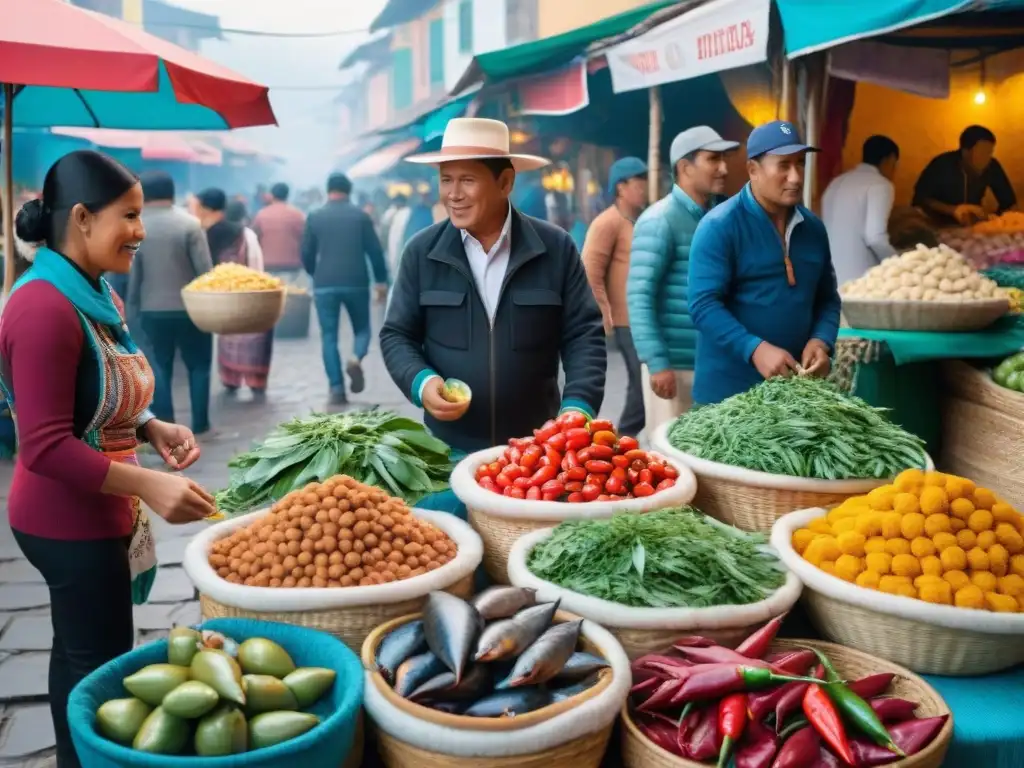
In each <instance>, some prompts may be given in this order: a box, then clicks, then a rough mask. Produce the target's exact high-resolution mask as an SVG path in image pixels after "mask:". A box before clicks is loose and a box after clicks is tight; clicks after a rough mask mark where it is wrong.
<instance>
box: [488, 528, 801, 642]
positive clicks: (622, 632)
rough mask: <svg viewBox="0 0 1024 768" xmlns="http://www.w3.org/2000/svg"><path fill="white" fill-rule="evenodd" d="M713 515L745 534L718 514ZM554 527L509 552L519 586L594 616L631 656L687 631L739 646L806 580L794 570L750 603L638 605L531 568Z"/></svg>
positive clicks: (784, 607)
mask: <svg viewBox="0 0 1024 768" xmlns="http://www.w3.org/2000/svg"><path fill="white" fill-rule="evenodd" d="M708 520H709V521H710V522H712V523H714V524H715V525H718V526H722V527H723V528H726V529H727V530H728V531H730V532H732V533H734V534H736V535H740V534H739V532H738V531H737V530H736V529H735V528H733V527H731V526H726V525H725V524H724V523H720V522H718V521H717V520H715V519H714V518H710V517H709V518H708ZM553 532H554V529H552V528H546V529H543V530H540V531H535V532H533V533H528V534H526V535H525V536H523V537H522V538H521V539H519V541H517V542H516V543H515V545H514V546H513V547H512V552H511V553H510V554H509V564H508V573H509V578H510V579H511V581H512V583H513V584H514V585H515V586H517V587H526V588H529V589H535V590H537V598H538V600H542V601H553V600H559V601H560V605H561V606H562V607H563V608H565V610H567V611H572V612H573V613H575V614H578V615H580V616H583V617H584V618H587V619H590V620H591V621H594V622H596V623H598V624H600V625H601V626H602V627H604V628H605V629H607V630H608V631H609V632H611V633H612V634H613V635H614V636H615V638H616V639H617V640H618V641H619V642H620V643H621V644H622V647H623V649H624V650H625V651H626V655H627V656H629V658H630V660H634V659H638V658H640V657H641V656H644V655H646V654H648V653H664V652H666V651H667V650H669V649H670V648H671V647H672V644H673V643H675V642H676V641H677V640H678V639H679V638H680V637H682V636H683V635H701V636H702V637H708V638H711V639H712V640H714V641H715V642H716V643H718V644H719V645H723V646H726V647H728V648H735V647H736V646H737V645H739V644H740V643H741V642H742V641H743V640H745V639H746V638H747V637H748V636H749V635H750V634H751V633H752V632H753V631H754V630H756V629H757V628H758V627H760V626H761V625H762V624H764V623H766V622H768V621H770V620H771V619H774V618H775V617H776V616H781V615H782V614H784V613H786V612H787V611H788V610H789V609H790V608H792V607H793V606H794V605H795V604H796V601H797V600H799V599H800V591H801V588H802V586H801V584H800V580H799V579H797V577H796V576H795V575H793V573H792V572H787V573H786V581H785V583H784V584H783V585H782V586H781V587H780V588H779V589H777V590H776V591H775V592H774V593H772V594H771V595H769V596H768V597H766V598H765V599H764V600H761V601H759V602H757V603H752V604H750V605H722V606H714V607H711V608H637V607H633V606H627V605H620V604H618V603H612V602H609V601H607V600H600V599H598V598H596V597H590V596H588V595H582V594H580V593H579V592H573V591H571V590H568V589H564V588H563V587H560V586H558V585H557V584H552V583H551V582H550V581H544V580H543V579H540V578H537V577H536V576H535V575H534V574H533V573H532V572H531V571H530V569H529V568H528V567H527V565H526V563H527V559H528V557H529V554H530V551H531V550H532V549H533V548H534V547H536V546H537V545H538V544H540V543H541V542H542V541H544V540H545V539H547V538H548V537H549V536H551V534H552V533H553Z"/></svg>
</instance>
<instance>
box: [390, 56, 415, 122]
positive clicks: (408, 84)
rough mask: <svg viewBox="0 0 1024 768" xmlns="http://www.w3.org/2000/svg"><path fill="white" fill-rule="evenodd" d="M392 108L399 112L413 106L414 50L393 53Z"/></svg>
mask: <svg viewBox="0 0 1024 768" xmlns="http://www.w3.org/2000/svg"><path fill="white" fill-rule="evenodd" d="M391 57H392V58H391V67H392V73H391V106H392V107H393V108H394V109H395V110H396V111H397V110H401V109H405V108H406V107H409V106H411V105H412V49H410V48H396V49H395V50H393V51H392V52H391Z"/></svg>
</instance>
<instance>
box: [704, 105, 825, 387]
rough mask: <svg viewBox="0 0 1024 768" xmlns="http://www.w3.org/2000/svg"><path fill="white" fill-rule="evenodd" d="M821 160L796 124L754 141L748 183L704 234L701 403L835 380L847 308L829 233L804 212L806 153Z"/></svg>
mask: <svg viewBox="0 0 1024 768" xmlns="http://www.w3.org/2000/svg"><path fill="white" fill-rule="evenodd" d="M817 151H818V150H817V149H816V148H815V147H811V146H808V145H807V144H804V143H803V142H802V141H801V140H800V136H799V135H798V133H797V130H796V128H795V127H794V126H793V125H792V123H788V122H785V121H783V120H775V121H773V122H770V123H767V124H765V125H761V126H758V127H757V128H755V129H754V130H753V131H751V133H750V138H749V139H748V140H747V157H748V160H747V171H748V173H749V174H750V182H749V183H748V184H747V185H746V186H745V187H744V188H743V190H742V191H741V192H740V193H739V194H738V195H736V196H735V197H733V198H732V199H730V200H728V201H727V202H725V203H723V204H722V205H720V206H718V207H717V208H715V209H714V210H713V211H711V213H709V214H708V215H707V216H706V217H704V219H703V220H702V221H701V223H700V226H699V227H697V231H696V233H695V234H694V237H693V244H692V246H691V252H690V272H689V286H690V314H691V315H692V317H693V322H694V325H695V326H696V327H697V330H698V332H699V335H698V338H697V365H696V374H695V380H694V401H695V402H697V403H701V404H708V403H717V402H719V401H721V400H724V399H725V398H727V397H730V396H732V395H735V394H738V393H740V392H744V391H746V390H748V389H750V388H751V387H752V386H754V385H755V384H757V383H758V382H759V381H762V380H763V379H768V378H771V377H773V376H790V375H792V374H793V373H804V374H810V375H815V376H826V375H827V374H828V371H829V367H830V359H829V358H830V355H831V351H832V349H833V347H834V346H835V341H836V335H837V333H838V331H839V311H840V307H841V301H840V298H839V291H838V289H837V287H836V276H835V270H834V269H833V267H832V256H831V253H830V251H829V245H828V235H827V234H826V232H825V225H824V224H822V222H821V220H820V219H819V218H818V217H817V216H815V215H814V214H813V213H811V212H810V211H809V210H808V209H806V208H804V207H803V206H802V205H801V204H800V201H801V200H802V199H803V189H804V171H805V163H806V158H807V153H808V152H817Z"/></svg>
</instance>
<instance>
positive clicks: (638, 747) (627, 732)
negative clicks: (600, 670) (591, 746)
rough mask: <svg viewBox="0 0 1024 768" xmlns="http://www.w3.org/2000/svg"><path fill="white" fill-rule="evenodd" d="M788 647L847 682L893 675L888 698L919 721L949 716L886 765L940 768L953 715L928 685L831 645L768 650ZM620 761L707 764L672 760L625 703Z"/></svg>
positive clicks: (804, 643) (660, 766) (631, 767)
mask: <svg viewBox="0 0 1024 768" xmlns="http://www.w3.org/2000/svg"><path fill="white" fill-rule="evenodd" d="M792 648H817V649H819V650H821V651H822V652H824V653H825V655H827V656H828V658H829V659H830V660H831V661H832V663H833V664H834V665H835V667H836V670H837V671H838V672H839V674H840V675H842V676H843V677H844V678H847V679H849V680H857V679H860V678H863V677H868V676H869V675H877V674H884V673H893V674H895V675H896V679H895V680H893V683H892V686H891V687H890V689H889V693H890V695H892V696H895V697H897V698H901V699H907V700H909V701H916V702H918V705H919V706H918V708H917V712H916V714H917V716H918V717H919V718H926V717H940V716H942V715H949V716H950V717H949V720H947V721H946V724H945V725H944V726H943V727H942V730H941V731H939V733H938V735H937V736H936V737H935V739H934V740H933V741H932V743H931V744H929V745H928V746H927V747H926V748H925V749H923V750H922V751H920V752H918V753H917V754H916V755H912V756H911V757H908V758H906V759H904V760H898V761H896V762H894V763H886V765H887V766H892V768H941V766H942V761H943V760H944V759H945V757H946V751H947V750H948V749H949V744H950V742H951V741H952V740H953V716H952V712H950V709H949V706H948V705H947V704H946V702H945V701H944V700H943V699H942V697H941V696H939V694H938V692H937V691H936V690H935V689H934V688H932V687H931V686H930V685H928V683H926V682H925V681H924V680H922V679H921V678H920V677H918V676H917V675H915V674H914V673H913V672H911V671H910V670H908V669H904V668H903V667H901V666H898V665H896V664H893V663H891V662H888V661H885V660H883V659H879V658H876V657H874V656H870V655H868V654H866V653H861V652H860V651H855V650H852V649H850V648H844V647H842V646H841V645H834V644H833V643H823V642H821V641H819V640H776V641H775V643H773V645H772V650H776V651H783V650H788V649H792ZM622 762H623V764H624V765H625V767H626V768H707V763H697V762H694V761H693V760H686V759H685V758H682V757H676V756H675V755H673V754H671V753H670V752H666V751H665V750H664V749H662V748H661V747H659V746H657V745H656V744H655V743H654V742H652V741H651V740H650V739H648V738H647V737H646V736H644V735H643V734H642V733H641V732H640V730H639V729H638V728H637V726H636V723H635V722H634V721H633V718H632V716H631V713H630V711H629V704H627V705H626V706H624V707H623V708H622Z"/></svg>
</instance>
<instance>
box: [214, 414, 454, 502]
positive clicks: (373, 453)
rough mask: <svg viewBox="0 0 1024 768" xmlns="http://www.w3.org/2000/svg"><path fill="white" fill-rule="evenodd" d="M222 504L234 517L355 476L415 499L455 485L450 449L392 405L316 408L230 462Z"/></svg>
mask: <svg viewBox="0 0 1024 768" xmlns="http://www.w3.org/2000/svg"><path fill="white" fill-rule="evenodd" d="M228 467H229V469H230V481H229V485H228V487H227V488H225V489H224V490H222V491H218V493H217V495H216V498H217V508H218V509H219V510H220V512H222V513H223V514H224V515H226V516H228V517H232V516H234V515H239V514H242V513H244V512H248V511H250V510H253V509H256V508H258V507H261V506H266V505H268V504H271V503H273V502H274V501H276V500H278V499H280V498H281V497H283V496H285V495H286V494H288V493H289V492H291V491H293V490H296V489H298V488H302V487H303V486H305V485H306V484H307V483H310V482H314V481H319V482H323V481H324V480H326V479H327V478H329V477H333V476H334V475H349V476H350V477H354V478H355V479H356V480H359V481H360V482H362V483H366V484H367V485H375V486H377V487H379V488H381V489H383V490H385V491H387V492H388V493H390V494H391V495H392V496H397V497H399V498H401V499H404V500H405V501H406V502H407V503H408V504H415V503H416V502H417V501H419V500H420V499H422V498H423V497H424V496H427V495H429V494H431V493H438V492H440V491H444V490H446V489H447V488H448V479H449V477H450V476H451V472H452V462H451V458H450V449H449V447H448V446H447V445H445V443H443V442H442V441H440V440H438V439H437V438H435V437H433V436H432V435H431V434H430V433H429V432H428V431H427V429H426V427H424V426H423V425H422V424H420V423H418V422H416V421H413V420H412V419H407V418H404V417H402V416H399V415H397V414H395V413H392V412H391V411H380V410H375V409H374V410H368V411H351V412H347V413H338V414H330V415H326V414H319V413H314V414H311V415H310V416H307V417H303V418H297V419H292V420H291V421H288V422H285V423H284V424H281V425H280V426H278V427H277V428H275V429H274V430H273V431H272V432H271V433H270V434H269V435H267V437H266V439H264V441H263V442H262V443H260V444H258V445H256V446H254V447H253V448H252V449H251V450H249V451H248V452H246V453H242V454H239V455H238V456H235V457H234V458H233V459H232V460H231V461H230V462H228Z"/></svg>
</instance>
